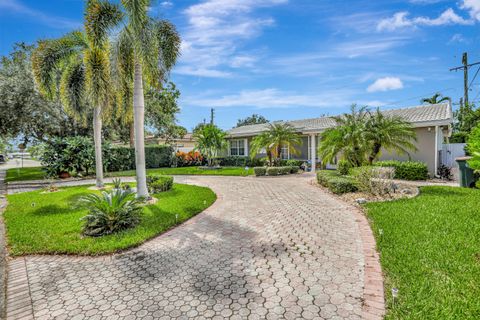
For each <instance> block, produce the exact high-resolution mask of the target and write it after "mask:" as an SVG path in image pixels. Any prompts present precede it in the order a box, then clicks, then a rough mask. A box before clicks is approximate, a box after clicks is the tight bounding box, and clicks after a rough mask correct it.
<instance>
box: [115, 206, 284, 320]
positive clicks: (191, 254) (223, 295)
mask: <svg viewBox="0 0 480 320" xmlns="http://www.w3.org/2000/svg"><path fill="white" fill-rule="evenodd" d="M256 236H257V235H256V232H255V231H253V230H252V229H251V228H248V227H246V226H242V225H239V224H237V223H234V222H230V221H226V220H223V219H218V218H215V217H212V216H208V215H203V216H202V217H199V218H197V220H195V223H191V224H188V225H181V226H179V227H177V229H175V230H174V232H171V233H167V234H164V235H163V236H161V237H162V239H157V240H154V241H152V242H149V243H146V244H145V245H143V246H142V247H139V248H138V249H136V250H134V251H132V252H128V253H125V254H121V255H118V256H116V259H114V265H115V267H116V268H117V269H118V270H119V271H120V272H121V274H122V276H120V278H122V279H125V280H124V281H123V283H122V285H124V286H127V287H128V286H129V285H133V284H134V283H136V282H138V281H139V279H141V281H142V282H144V283H149V284H150V285H151V286H156V285H158V286H168V287H169V288H170V286H171V285H175V286H176V287H181V290H182V291H185V294H187V293H190V294H192V295H194V296H198V297H200V298H199V299H200V300H201V303H202V304H206V305H210V306H212V305H215V304H222V305H223V307H224V308H227V309H228V308H229V305H230V303H232V302H233V303H238V302H240V301H242V300H243V301H242V303H245V301H258V300H259V299H263V298H262V297H261V293H262V288H261V287H260V286H259V282H258V280H256V276H257V275H258V274H259V272H260V273H261V272H262V271H259V269H261V268H259V263H258V261H256V260H257V259H262V260H265V259H267V260H268V259H281V257H282V256H283V255H288V254H289V253H288V252H287V251H288V246H286V245H285V244H283V243H273V244H272V243H261V242H260V243H259V242H258V240H257V239H256V238H257V237H256ZM260 265H262V264H260ZM263 265H265V263H263ZM265 268H266V267H265ZM263 272H268V270H264V271H263ZM176 290H177V289H175V290H172V289H168V291H170V293H171V292H172V291H173V292H174V293H173V294H174V295H175V294H176V292H177V291H176ZM183 315H184V316H186V314H183Z"/></svg>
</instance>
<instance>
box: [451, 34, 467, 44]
mask: <svg viewBox="0 0 480 320" xmlns="http://www.w3.org/2000/svg"><path fill="white" fill-rule="evenodd" d="M467 42H468V40H467V39H465V37H464V36H463V35H462V34H460V33H455V34H454V35H453V36H452V37H451V38H450V40H449V41H448V43H449V44H451V43H467Z"/></svg>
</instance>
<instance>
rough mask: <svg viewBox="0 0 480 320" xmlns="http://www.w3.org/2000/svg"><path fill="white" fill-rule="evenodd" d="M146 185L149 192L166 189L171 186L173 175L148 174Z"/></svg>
mask: <svg viewBox="0 0 480 320" xmlns="http://www.w3.org/2000/svg"><path fill="white" fill-rule="evenodd" d="M147 187H148V192H150V193H159V192H165V191H168V190H170V189H172V187H173V177H170V176H161V175H156V174H149V175H147Z"/></svg>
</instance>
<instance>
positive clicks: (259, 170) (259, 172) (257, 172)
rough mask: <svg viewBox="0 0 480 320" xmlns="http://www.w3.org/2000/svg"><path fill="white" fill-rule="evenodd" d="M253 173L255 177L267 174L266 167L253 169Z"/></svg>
mask: <svg viewBox="0 0 480 320" xmlns="http://www.w3.org/2000/svg"><path fill="white" fill-rule="evenodd" d="M253 172H255V175H256V176H257V177H260V176H264V175H265V174H266V173H267V168H266V167H254V168H253Z"/></svg>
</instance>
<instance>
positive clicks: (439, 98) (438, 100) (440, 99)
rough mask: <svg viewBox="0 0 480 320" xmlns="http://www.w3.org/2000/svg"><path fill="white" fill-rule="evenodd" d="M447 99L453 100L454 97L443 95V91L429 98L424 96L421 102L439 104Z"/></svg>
mask: <svg viewBox="0 0 480 320" xmlns="http://www.w3.org/2000/svg"><path fill="white" fill-rule="evenodd" d="M445 101H452V98H450V97H447V96H444V95H442V94H441V93H438V92H437V93H435V94H434V95H433V96H431V97H428V98H423V99H422V100H420V103H425V104H437V103H441V102H445Z"/></svg>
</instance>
